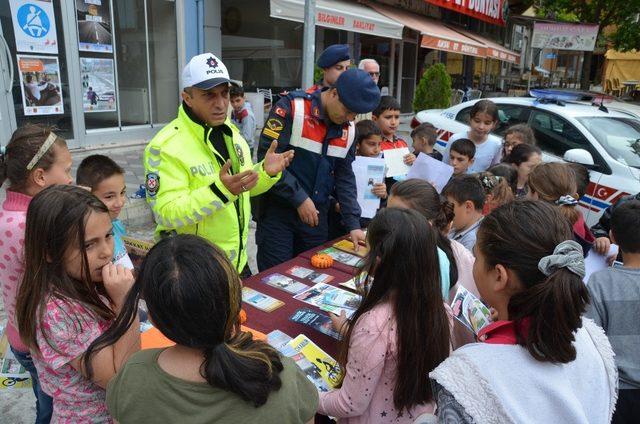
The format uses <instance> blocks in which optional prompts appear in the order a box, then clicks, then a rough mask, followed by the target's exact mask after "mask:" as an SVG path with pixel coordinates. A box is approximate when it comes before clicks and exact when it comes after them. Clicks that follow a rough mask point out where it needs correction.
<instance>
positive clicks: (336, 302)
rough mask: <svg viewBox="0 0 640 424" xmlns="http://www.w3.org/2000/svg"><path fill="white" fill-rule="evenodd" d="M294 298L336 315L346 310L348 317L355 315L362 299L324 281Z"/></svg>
mask: <svg viewBox="0 0 640 424" xmlns="http://www.w3.org/2000/svg"><path fill="white" fill-rule="evenodd" d="M293 298H294V299H297V300H300V301H302V302H305V303H308V304H310V305H314V306H317V307H318V308H320V309H321V310H323V311H327V312H332V313H334V314H336V315H340V313H341V312H342V311H344V313H345V314H346V315H347V317H350V316H351V315H353V313H354V312H355V310H356V309H357V307H358V305H359V304H360V300H361V298H360V296H358V295H357V294H354V293H351V292H348V291H346V290H343V289H340V288H338V287H333V286H330V285H328V284H322V283H319V284H316V285H315V286H313V287H310V288H309V289H307V290H305V291H303V292H302V293H298V294H297V295H295V296H293Z"/></svg>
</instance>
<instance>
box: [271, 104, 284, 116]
mask: <svg viewBox="0 0 640 424" xmlns="http://www.w3.org/2000/svg"><path fill="white" fill-rule="evenodd" d="M273 112H274V113H275V114H276V115H278V116H279V117H281V118H286V117H287V111H286V110H284V109H283V108H281V107H280V106H276V108H275V110H274V111H273Z"/></svg>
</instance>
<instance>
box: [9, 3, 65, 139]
mask: <svg viewBox="0 0 640 424" xmlns="http://www.w3.org/2000/svg"><path fill="white" fill-rule="evenodd" d="M0 33H1V34H2V39H0V56H2V58H1V59H0V65H2V66H1V67H2V75H1V78H0V79H1V80H2V82H1V83H0V114H1V115H2V116H1V118H0V119H1V121H0V124H1V126H2V130H1V134H2V136H3V137H4V136H5V134H6V133H11V132H12V131H13V130H14V129H15V128H16V127H19V126H21V125H26V124H29V123H31V124H41V125H45V126H48V127H54V128H55V131H56V133H57V134H58V135H60V136H61V137H64V138H65V139H67V140H69V141H71V140H73V138H74V132H73V125H72V117H71V116H72V114H71V102H70V100H71V99H70V94H69V79H68V72H67V71H68V69H67V56H66V51H65V43H64V41H65V40H64V33H65V31H64V29H63V22H62V11H61V7H60V1H59V0H53V1H51V0H50V1H43V0H28V1H27V0H0ZM7 90H8V92H7ZM5 109H7V110H5Z"/></svg>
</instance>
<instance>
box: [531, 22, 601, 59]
mask: <svg viewBox="0 0 640 424" xmlns="http://www.w3.org/2000/svg"><path fill="white" fill-rule="evenodd" d="M597 38H598V25H582V24H552V23H544V22H535V23H534V24H533V36H532V37H531V47H533V48H534V49H555V50H576V51H588V52H592V51H593V49H594V48H595V46H596V39H597Z"/></svg>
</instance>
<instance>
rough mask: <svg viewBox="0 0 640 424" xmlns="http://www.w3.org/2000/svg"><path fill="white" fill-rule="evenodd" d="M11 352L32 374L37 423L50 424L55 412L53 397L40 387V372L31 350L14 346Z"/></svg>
mask: <svg viewBox="0 0 640 424" xmlns="http://www.w3.org/2000/svg"><path fill="white" fill-rule="evenodd" d="M11 352H13V356H15V357H16V359H17V360H18V362H19V363H20V365H22V366H23V367H24V368H25V369H26V370H27V371H29V374H31V384H32V386H33V394H34V395H35V396H36V424H49V421H51V414H52V413H53V399H52V398H51V396H49V395H48V394H46V393H45V392H43V391H42V387H40V380H39V379H38V372H37V371H36V367H35V365H33V359H31V354H30V353H29V352H20V351H18V350H15V349H14V348H11Z"/></svg>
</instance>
